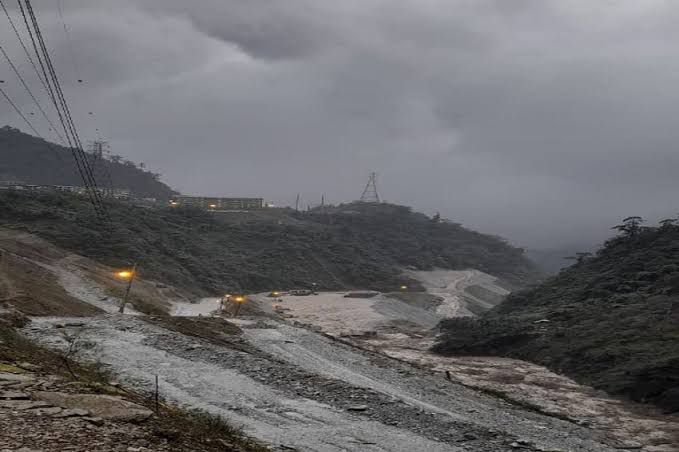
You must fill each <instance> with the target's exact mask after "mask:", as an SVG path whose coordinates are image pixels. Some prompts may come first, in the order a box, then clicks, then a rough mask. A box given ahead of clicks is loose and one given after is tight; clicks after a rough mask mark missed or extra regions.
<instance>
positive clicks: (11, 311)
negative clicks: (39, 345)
mask: <svg viewBox="0 0 679 452" xmlns="http://www.w3.org/2000/svg"><path fill="white" fill-rule="evenodd" d="M30 321H31V319H29V318H28V317H27V316H26V315H24V314H23V313H22V312H21V311H18V310H17V309H15V308H14V306H11V305H9V306H0V323H2V324H5V325H7V326H11V327H13V328H23V327H24V326H26V324H28V323H29V322H30Z"/></svg>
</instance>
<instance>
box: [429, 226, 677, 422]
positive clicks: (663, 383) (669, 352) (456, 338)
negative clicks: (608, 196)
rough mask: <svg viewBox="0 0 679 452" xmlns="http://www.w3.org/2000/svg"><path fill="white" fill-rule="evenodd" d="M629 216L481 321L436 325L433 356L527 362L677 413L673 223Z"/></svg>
mask: <svg viewBox="0 0 679 452" xmlns="http://www.w3.org/2000/svg"><path fill="white" fill-rule="evenodd" d="M634 218H635V217H632V219H631V223H630V222H629V221H628V223H626V224H624V225H622V227H621V229H622V231H623V234H622V235H621V236H619V237H616V238H614V239H611V240H609V241H608V242H607V243H606V244H605V245H604V247H603V248H602V249H600V250H599V251H598V253H597V254H596V255H595V256H587V255H586V254H581V255H580V256H578V258H579V262H577V263H576V264H574V265H572V266H571V267H569V268H567V269H565V270H562V271H561V272H560V273H559V274H558V275H556V276H554V277H552V278H550V279H548V280H547V281H545V282H544V283H543V284H542V285H540V286H538V287H536V288H533V289H530V290H526V291H523V292H518V293H514V294H512V295H510V296H509V297H508V298H507V299H506V300H505V301H504V302H503V303H501V304H500V305H498V306H497V307H495V308H494V309H492V310H490V311H488V312H486V313H485V314H483V315H482V316H481V317H480V318H479V319H451V320H447V321H445V322H443V323H442V331H443V335H442V338H441V340H440V342H439V343H438V344H437V345H436V346H435V351H437V352H439V353H442V354H447V355H460V354H471V355H478V354H484V355H499V356H509V357H514V358H520V359H526V360H530V361H533V362H536V363H539V364H543V365H546V366H548V367H550V368H552V369H554V370H556V371H558V372H561V373H564V374H566V375H569V376H571V377H573V378H575V379H577V380H579V381H581V382H584V383H586V384H590V385H592V386H594V387H596V388H601V389H604V390H606V391H608V392H610V393H613V394H622V395H626V396H629V397H631V398H632V399H634V400H637V401H652V402H654V403H657V404H658V405H660V406H661V407H663V408H665V409H666V410H667V411H668V412H674V411H679V226H676V225H675V224H673V221H671V220H668V221H666V222H664V225H662V226H661V227H658V228H642V227H640V226H639V224H635V222H636V221H637V220H634ZM630 224H631V226H630Z"/></svg>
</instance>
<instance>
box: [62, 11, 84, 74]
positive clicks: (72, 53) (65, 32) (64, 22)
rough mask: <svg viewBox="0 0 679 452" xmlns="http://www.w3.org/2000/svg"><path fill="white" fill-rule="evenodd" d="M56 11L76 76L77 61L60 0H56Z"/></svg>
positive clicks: (77, 72) (77, 71)
mask: <svg viewBox="0 0 679 452" xmlns="http://www.w3.org/2000/svg"><path fill="white" fill-rule="evenodd" d="M57 11H58V12H59V20H61V25H63V27H64V34H65V35H66V44H67V45H68V51H69V54H70V56H71V61H72V62H73V72H74V73H75V75H76V77H77V76H78V74H79V73H80V71H79V70H78V63H77V61H76V59H75V52H74V51H73V43H72V41H71V34H70V33H69V31H68V27H67V26H66V21H65V20H64V12H63V10H62V7H61V0H57Z"/></svg>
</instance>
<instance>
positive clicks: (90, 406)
mask: <svg viewBox="0 0 679 452" xmlns="http://www.w3.org/2000/svg"><path fill="white" fill-rule="evenodd" d="M33 398H34V399H36V400H44V401H45V402H49V403H51V404H52V405H56V406H60V407H62V408H67V409H82V410H87V411H88V413H89V415H91V416H92V417H99V418H102V419H111V420H118V421H127V422H140V421H144V420H146V419H148V418H149V417H151V416H152V415H153V411H151V410H149V409H147V408H146V407H143V406H141V405H138V404H136V403H133V402H129V401H127V400H125V399H122V398H120V397H116V396H111V395H106V394H66V393H61V392H46V391H39V392H35V393H33Z"/></svg>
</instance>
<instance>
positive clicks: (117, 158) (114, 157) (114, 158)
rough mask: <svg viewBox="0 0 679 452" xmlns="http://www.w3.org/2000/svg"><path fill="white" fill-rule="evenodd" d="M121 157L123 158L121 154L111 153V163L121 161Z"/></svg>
mask: <svg viewBox="0 0 679 452" xmlns="http://www.w3.org/2000/svg"><path fill="white" fill-rule="evenodd" d="M122 159H123V157H122V156H121V155H116V154H113V155H112V156H111V161H112V162H113V163H120V161H121V160H122Z"/></svg>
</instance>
